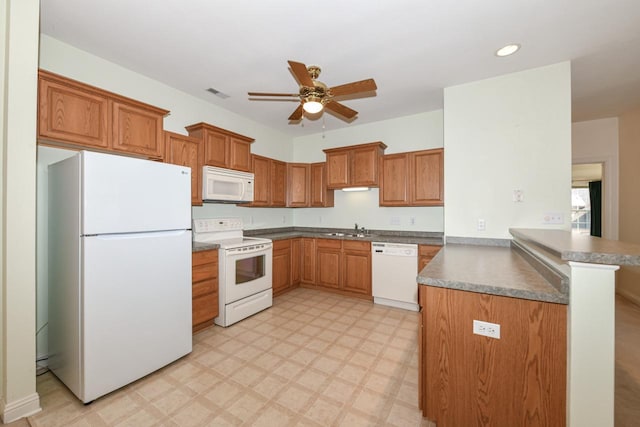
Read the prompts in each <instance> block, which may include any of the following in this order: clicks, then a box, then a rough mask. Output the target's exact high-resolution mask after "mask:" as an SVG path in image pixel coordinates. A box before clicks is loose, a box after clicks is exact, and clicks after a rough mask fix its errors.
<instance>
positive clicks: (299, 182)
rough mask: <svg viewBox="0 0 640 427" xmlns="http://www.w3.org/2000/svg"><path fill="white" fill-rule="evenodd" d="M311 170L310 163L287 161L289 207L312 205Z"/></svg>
mask: <svg viewBox="0 0 640 427" xmlns="http://www.w3.org/2000/svg"><path fill="white" fill-rule="evenodd" d="M310 172H311V169H310V166H309V163H287V207H290V208H303V207H309V206H310V197H309V184H310V181H311V180H310Z"/></svg>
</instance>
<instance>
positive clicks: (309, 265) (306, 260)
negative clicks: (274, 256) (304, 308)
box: [300, 237, 316, 285]
mask: <svg viewBox="0 0 640 427" xmlns="http://www.w3.org/2000/svg"><path fill="white" fill-rule="evenodd" d="M300 263H301V265H300V283H302V284H306V285H315V283H316V239H314V238H312V237H302V238H301V239H300Z"/></svg>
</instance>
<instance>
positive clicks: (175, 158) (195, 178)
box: [164, 132, 204, 206]
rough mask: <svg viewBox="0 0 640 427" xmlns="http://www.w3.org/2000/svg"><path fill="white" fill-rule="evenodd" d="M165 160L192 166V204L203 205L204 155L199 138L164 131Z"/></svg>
mask: <svg viewBox="0 0 640 427" xmlns="http://www.w3.org/2000/svg"><path fill="white" fill-rule="evenodd" d="M164 137H165V140H164V149H165V153H164V161H165V163H172V164H174V165H181V166H187V167H190V168H191V204H192V205H193V206H200V205H202V157H203V155H204V152H203V149H202V144H201V141H200V140H199V139H196V138H191V137H189V136H185V135H180V134H177V133H173V132H165V133H164Z"/></svg>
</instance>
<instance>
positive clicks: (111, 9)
mask: <svg viewBox="0 0 640 427" xmlns="http://www.w3.org/2000/svg"><path fill="white" fill-rule="evenodd" d="M41 31H42V32H43V33H45V34H48V35H50V36H52V37H54V38H56V39H58V40H61V41H63V42H66V43H68V44H71V45H73V46H76V47H78V48H80V49H82V50H85V51H88V52H91V53H93V54H95V55H97V56H100V57H102V58H105V59H107V60H109V61H111V62H114V63H117V64H120V65H122V66H124V67H126V68H129V69H131V70H134V71H137V72H138V73H141V74H144V75H147V76H149V77H151V78H154V79H156V80H159V81H161V82H164V83H166V84H168V85H170V86H173V87H175V88H178V89H181V90H182V91H184V92H187V93H190V94H192V95H194V96H197V97H199V98H202V99H205V100H208V101H210V102H211V103H213V104H216V105H219V106H221V107H223V108H225V109H228V110H230V111H233V112H236V113H238V114H240V115H242V116H244V117H247V118H250V119H252V120H255V121H257V122H260V123H263V124H265V125H267V126H270V127H272V128H276V129H279V130H281V131H282V132H285V133H287V134H289V135H291V136H300V135H305V134H310V133H317V132H320V131H321V130H322V126H323V124H324V126H325V127H326V129H327V130H331V129H337V128H341V127H345V126H350V125H349V124H347V123H345V122H343V121H342V120H338V119H336V118H335V117H333V116H331V115H330V114H327V113H325V114H323V115H322V117H321V118H320V119H316V120H309V119H304V120H303V122H302V124H303V125H300V124H297V125H292V124H289V122H288V121H287V117H289V115H290V114H291V113H292V112H293V110H294V109H295V108H296V106H297V104H296V103H295V102H287V101H250V100H249V99H248V96H247V92H248V91H257V92H284V93H294V92H297V83H296V82H295V80H294V79H293V77H292V75H291V73H290V72H289V71H288V69H287V67H288V65H287V60H294V61H298V62H303V63H305V64H307V65H311V64H315V65H319V66H320V67H321V68H322V74H321V75H320V77H319V80H321V81H323V82H324V83H326V84H327V85H328V86H330V87H331V86H337V85H340V84H344V83H349V82H352V81H357V80H362V79H366V78H374V79H375V80H376V83H377V85H378V90H377V95H376V96H375V97H368V98H363V99H352V100H346V101H344V102H343V103H344V104H345V105H347V106H348V107H350V108H353V109H355V110H357V111H358V112H359V115H358V118H357V119H356V120H355V121H353V122H352V125H355V124H363V123H367V122H372V121H378V120H384V119H390V118H394V117H400V116H405V115H410V114H415V113H420V112H424V111H431V110H435V109H440V108H442V107H443V88H445V87H448V86H452V85H458V84H462V83H466V82H471V81H475V80H480V79H484V78H488V77H492V76H497V75H501V74H505V73H510V72H514V71H520V70H525V69H528V68H533V67H538V66H544V65H548V64H553V63H557V62H560V61H565V60H571V61H572V97H573V120H574V121H581V120H590V119H594V118H602V117H611V116H615V115H618V114H619V113H621V112H623V111H625V110H628V109H629V108H633V107H636V106H639V105H640V1H639V0H485V1H478V0H455V1H451V0H393V1H391V0H388V1H385V0H369V1H365V0H352V1H345V0H324V1H315V2H303V1H300V0H268V1H267V0H263V1H258V0H254V1H250V0H235V1H232V0H227V1H222V0H183V1H178V0H110V1H96V0H93V1H92V0H41ZM508 43H519V44H521V45H522V49H521V50H520V51H519V52H518V53H516V54H515V55H513V56H511V57H506V58H498V57H496V56H495V55H494V52H495V50H496V49H498V48H499V47H502V46H503V45H505V44H508ZM210 87H212V88H215V89H217V90H219V91H221V92H223V93H225V94H227V95H229V96H230V97H229V98H228V99H220V98H218V97H217V96H215V95H213V94H211V93H209V92H207V91H206V89H207V88H210ZM160 107H162V106H160ZM213 124H215V123H213Z"/></svg>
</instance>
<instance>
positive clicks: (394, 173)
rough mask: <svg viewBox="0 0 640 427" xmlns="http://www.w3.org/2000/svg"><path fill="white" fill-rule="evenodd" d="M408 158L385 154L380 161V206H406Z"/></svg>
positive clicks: (407, 196) (403, 154) (402, 154)
mask: <svg viewBox="0 0 640 427" xmlns="http://www.w3.org/2000/svg"><path fill="white" fill-rule="evenodd" d="M408 171H409V156H408V155H407V153H399V154H387V155H384V156H382V158H381V160H380V192H379V193H378V194H379V195H380V196H379V197H380V206H407V204H408V200H409V176H408Z"/></svg>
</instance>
